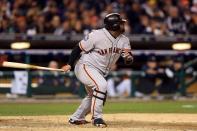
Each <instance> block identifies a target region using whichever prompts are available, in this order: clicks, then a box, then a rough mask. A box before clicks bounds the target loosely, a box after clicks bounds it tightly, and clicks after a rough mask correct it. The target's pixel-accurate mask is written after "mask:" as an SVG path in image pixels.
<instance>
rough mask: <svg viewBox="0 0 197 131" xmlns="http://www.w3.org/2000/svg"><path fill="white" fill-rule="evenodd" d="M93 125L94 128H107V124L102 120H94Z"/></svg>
mask: <svg viewBox="0 0 197 131" xmlns="http://www.w3.org/2000/svg"><path fill="white" fill-rule="evenodd" d="M92 124H93V125H94V126H97V127H101V128H104V127H107V124H106V123H105V121H104V120H103V119H102V118H97V119H94V120H93V123H92Z"/></svg>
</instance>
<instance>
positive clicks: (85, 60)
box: [71, 28, 131, 120]
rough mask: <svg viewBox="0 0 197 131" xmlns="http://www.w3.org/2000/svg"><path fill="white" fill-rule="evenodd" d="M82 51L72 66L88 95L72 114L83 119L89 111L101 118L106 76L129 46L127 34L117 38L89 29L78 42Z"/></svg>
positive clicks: (103, 30) (104, 30)
mask: <svg viewBox="0 0 197 131" xmlns="http://www.w3.org/2000/svg"><path fill="white" fill-rule="evenodd" d="M79 46H80V48H81V49H82V50H83V54H82V56H81V58H80V59H79V61H78V62H77V64H76V66H75V75H76V77H77V78H78V79H79V80H80V81H81V82H82V83H83V84H84V85H85V86H86V90H87V93H88V96H87V97H86V98H84V99H83V101H82V103H81V105H80V106H79V108H78V109H77V110H76V112H75V113H74V114H73V115H72V116H71V119H73V120H83V119H85V116H86V115H87V114H88V113H89V112H91V113H92V118H93V119H95V118H102V108H103V103H104V101H105V99H106V91H107V81H106V80H105V78H104V76H106V75H107V74H108V73H109V71H110V68H111V67H112V65H114V64H115V63H116V61H117V60H118V58H119V57H120V55H121V53H122V51H123V49H131V48H130V43H129V40H128V38H127V37H125V36H124V35H119V36H118V37H117V38H116V39H115V38H114V37H113V36H112V35H111V34H110V33H109V32H108V31H107V30H106V29H105V28H103V29H99V30H95V31H93V32H91V33H90V34H89V35H87V36H86V37H85V38H84V39H83V40H82V41H80V43H79Z"/></svg>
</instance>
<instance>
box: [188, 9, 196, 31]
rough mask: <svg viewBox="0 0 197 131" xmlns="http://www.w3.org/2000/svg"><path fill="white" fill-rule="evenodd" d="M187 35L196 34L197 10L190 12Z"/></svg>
mask: <svg viewBox="0 0 197 131" xmlns="http://www.w3.org/2000/svg"><path fill="white" fill-rule="evenodd" d="M189 33H190V34H197V9H196V11H195V10H193V12H192V19H191V24H190V25H189Z"/></svg>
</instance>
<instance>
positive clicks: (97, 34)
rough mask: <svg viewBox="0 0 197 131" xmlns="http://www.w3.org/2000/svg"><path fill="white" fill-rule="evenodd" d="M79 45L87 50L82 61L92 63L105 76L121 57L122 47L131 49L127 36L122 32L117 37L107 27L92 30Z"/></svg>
mask: <svg viewBox="0 0 197 131" xmlns="http://www.w3.org/2000/svg"><path fill="white" fill-rule="evenodd" d="M79 46H80V48H81V49H82V50H83V51H84V52H85V53H84V54H83V55H82V57H81V58H80V62H81V63H87V64H91V65H92V66H94V67H95V68H97V69H99V70H100V71H101V72H102V73H103V75H105V76H106V75H107V74H108V73H109V71H110V69H111V66H112V65H114V64H115V63H116V61H117V60H118V59H119V57H120V55H121V53H122V49H131V47H130V43H129V39H128V38H127V37H126V36H124V35H123V34H121V35H120V36H118V37H117V38H116V39H115V38H114V37H113V36H112V35H111V34H110V33H109V32H108V31H107V30H106V29H105V28H103V29H99V30H94V31H93V32H91V33H90V34H89V35H87V36H86V37H85V38H84V39H83V40H82V41H81V42H80V43H79Z"/></svg>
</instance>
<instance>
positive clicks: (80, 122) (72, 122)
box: [68, 119, 89, 125]
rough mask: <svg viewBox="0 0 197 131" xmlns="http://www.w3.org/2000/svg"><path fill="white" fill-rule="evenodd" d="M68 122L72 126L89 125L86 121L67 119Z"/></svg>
mask: <svg viewBox="0 0 197 131" xmlns="http://www.w3.org/2000/svg"><path fill="white" fill-rule="evenodd" d="M68 122H69V123H70V124H73V125H83V124H87V123H89V122H88V121H86V120H73V119H69V121H68Z"/></svg>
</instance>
